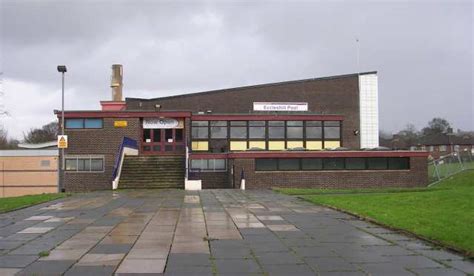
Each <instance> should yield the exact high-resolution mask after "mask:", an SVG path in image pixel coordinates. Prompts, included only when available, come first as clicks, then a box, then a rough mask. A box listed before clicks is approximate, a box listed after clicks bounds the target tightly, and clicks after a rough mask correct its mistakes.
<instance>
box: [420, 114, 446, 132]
mask: <svg viewBox="0 0 474 276" xmlns="http://www.w3.org/2000/svg"><path fill="white" fill-rule="evenodd" d="M450 128H451V124H450V123H449V122H448V121H447V120H446V119H443V118H433V119H432V120H431V121H429V122H428V126H427V127H425V128H423V129H422V133H423V135H425V136H427V135H436V134H442V133H447V132H448V129H450Z"/></svg>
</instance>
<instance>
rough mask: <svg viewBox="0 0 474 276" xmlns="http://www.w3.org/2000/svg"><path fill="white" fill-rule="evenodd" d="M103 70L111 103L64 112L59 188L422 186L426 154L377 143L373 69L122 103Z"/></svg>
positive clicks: (117, 82)
mask: <svg viewBox="0 0 474 276" xmlns="http://www.w3.org/2000/svg"><path fill="white" fill-rule="evenodd" d="M112 68H113V76H112V95H113V96H112V97H113V100H112V101H102V102H101V105H102V110H97V111H66V113H65V127H66V134H67V135H68V140H69V147H68V148H67V149H66V150H65V156H64V160H65V161H64V163H63V165H64V168H65V174H64V179H63V180H64V181H63V183H64V189H65V190H66V191H85V190H97V189H111V188H117V187H118V188H140V187H183V186H184V183H185V180H186V181H198V182H200V183H201V184H202V187H203V188H239V187H240V185H241V182H242V181H241V180H242V178H244V179H245V180H246V188H247V189H258V188H268V187H328V188H341V187H380V186H410V187H412V186H424V185H426V184H427V168H426V157H427V154H426V153H425V152H410V151H383V150H380V149H378V99H377V98H378V85H377V74H376V72H366V73H360V74H349V75H340V76H332V77H323V78H314V79H305V80H297V81H287V82H279V83H271V84H262V85H254V86H246V87H238V88H230V89H222V90H215V91H208V92H200V93H192V94H184V95H177V96H170V97H162V98H153V99H139V98H126V99H125V101H123V100H122V68H121V66H119V65H114V66H113V67H112ZM56 114H57V115H58V117H59V118H60V116H61V113H60V112H58V111H56Z"/></svg>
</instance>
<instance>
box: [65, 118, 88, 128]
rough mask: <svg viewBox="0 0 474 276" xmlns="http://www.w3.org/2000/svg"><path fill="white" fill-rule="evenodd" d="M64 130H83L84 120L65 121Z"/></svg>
mask: <svg viewBox="0 0 474 276" xmlns="http://www.w3.org/2000/svg"><path fill="white" fill-rule="evenodd" d="M65 123H66V128H84V119H66V121H65Z"/></svg>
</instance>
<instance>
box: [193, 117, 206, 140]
mask: <svg viewBox="0 0 474 276" xmlns="http://www.w3.org/2000/svg"><path fill="white" fill-rule="evenodd" d="M191 125H192V130H191V137H192V138H193V139H208V138H209V122H208V121H193V122H192V123H191Z"/></svg>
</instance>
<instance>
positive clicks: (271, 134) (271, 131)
mask: <svg viewBox="0 0 474 276" xmlns="http://www.w3.org/2000/svg"><path fill="white" fill-rule="evenodd" d="M268 138H270V139H284V138H285V128H284V127H268Z"/></svg>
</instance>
